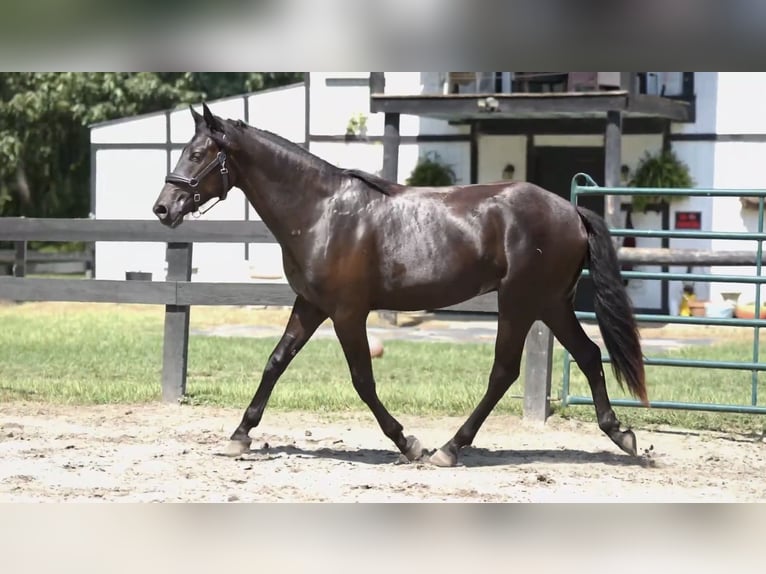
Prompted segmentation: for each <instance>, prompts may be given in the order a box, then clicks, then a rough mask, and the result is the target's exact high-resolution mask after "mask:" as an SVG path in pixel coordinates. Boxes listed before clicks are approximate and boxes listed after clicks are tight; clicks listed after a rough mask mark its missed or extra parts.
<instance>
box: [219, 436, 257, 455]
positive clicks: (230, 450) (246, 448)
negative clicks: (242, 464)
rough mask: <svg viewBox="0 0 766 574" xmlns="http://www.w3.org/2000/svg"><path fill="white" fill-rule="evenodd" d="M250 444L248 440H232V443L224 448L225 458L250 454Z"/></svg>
mask: <svg viewBox="0 0 766 574" xmlns="http://www.w3.org/2000/svg"><path fill="white" fill-rule="evenodd" d="M251 443H252V441H250V440H232V441H229V444H228V446H227V447H226V452H225V453H224V454H225V455H226V456H231V457H237V456H242V455H243V454H245V453H246V452H250V444H251Z"/></svg>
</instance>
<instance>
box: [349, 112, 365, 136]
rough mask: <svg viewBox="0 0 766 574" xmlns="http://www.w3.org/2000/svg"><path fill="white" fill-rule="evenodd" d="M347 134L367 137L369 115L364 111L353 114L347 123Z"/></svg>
mask: <svg viewBox="0 0 766 574" xmlns="http://www.w3.org/2000/svg"><path fill="white" fill-rule="evenodd" d="M346 136H347V137H350V136H357V137H361V138H364V137H367V116H366V115H365V114H363V113H361V112H360V113H357V114H354V115H353V116H351V118H349V120H348V124H347V125H346Z"/></svg>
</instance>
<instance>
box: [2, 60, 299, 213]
mask: <svg viewBox="0 0 766 574" xmlns="http://www.w3.org/2000/svg"><path fill="white" fill-rule="evenodd" d="M300 79H301V74H300V73H293V72H277V73H272V72H269V73H263V72H247V73H214V72H200V73H197V72H172V73H155V72H139V73H128V72H84V73H81V72H62V73H37V72H9V73H0V215H2V216H19V215H25V216H28V217H85V216H87V215H88V210H89V207H90V192H89V179H90V139H89V130H88V125H89V124H92V123H96V122H101V121H107V120H111V119H116V118H121V117H127V116H132V115H136V114H144V113H150V112H154V111H159V110H164V109H167V108H172V107H175V106H177V105H179V104H183V103H193V102H199V101H201V100H214V99H217V98H222V97H226V96H231V95H235V94H240V93H244V92H249V91H256V90H260V89H264V88H269V87H273V86H279V85H284V84H287V83H292V82H296V81H300Z"/></svg>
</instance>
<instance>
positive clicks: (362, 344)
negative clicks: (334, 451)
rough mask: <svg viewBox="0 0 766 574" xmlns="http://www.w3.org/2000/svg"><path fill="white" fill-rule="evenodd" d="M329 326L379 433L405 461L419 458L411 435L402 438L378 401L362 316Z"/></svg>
mask: <svg viewBox="0 0 766 574" xmlns="http://www.w3.org/2000/svg"><path fill="white" fill-rule="evenodd" d="M333 323H334V325H335V333H336V334H337V335H338V340H339V341H340V344H341V347H342V348H343V354H344V355H345V356H346V361H347V362H348V367H349V370H350V371H351V381H352V382H353V384H354V388H355V389H356V392H357V393H358V394H359V398H361V399H362V401H363V402H364V403H365V404H366V405H367V406H368V407H369V408H370V410H371V411H372V414H373V415H374V416H375V419H376V420H377V421H378V424H379V425H380V428H381V430H382V431H383V433H384V434H385V435H386V436H387V437H388V438H390V439H391V440H392V441H393V443H394V444H395V445H396V447H397V448H398V449H399V451H400V452H401V453H402V454H404V455H405V456H406V457H407V459H408V460H411V461H412V460H415V459H417V458H420V456H421V455H422V453H423V449H422V447H421V446H420V442H419V441H418V440H417V439H416V438H415V437H413V436H409V437H405V436H404V433H403V432H402V431H403V428H402V425H401V424H400V423H399V421H397V420H396V419H395V418H394V417H393V416H391V413H389V412H388V410H387V409H386V407H385V406H383V403H381V402H380V399H379V398H378V393H377V391H376V390H375V378H374V376H373V373H372V360H371V358H370V346H369V343H368V341H367V329H366V325H365V323H366V316H365V315H361V316H360V315H358V314H354V315H350V316H345V317H334V318H333Z"/></svg>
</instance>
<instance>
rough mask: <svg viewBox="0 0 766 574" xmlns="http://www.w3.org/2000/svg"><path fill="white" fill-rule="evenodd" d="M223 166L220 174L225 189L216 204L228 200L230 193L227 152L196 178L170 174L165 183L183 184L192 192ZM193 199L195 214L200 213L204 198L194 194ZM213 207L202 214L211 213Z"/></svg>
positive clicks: (222, 153)
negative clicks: (218, 167) (227, 196)
mask: <svg viewBox="0 0 766 574" xmlns="http://www.w3.org/2000/svg"><path fill="white" fill-rule="evenodd" d="M219 165H220V166H221V169H220V174H221V179H222V180H223V188H222V189H221V195H220V196H219V197H218V201H216V202H215V203H218V202H219V201H223V200H224V199H226V195H227V194H228V192H229V170H228V169H227V168H226V152H223V151H219V152H218V154H217V155H216V156H215V159H214V160H212V161H211V162H210V163H209V164H207V165H206V166H205V167H204V168H202V171H200V172H199V173H198V174H197V175H195V176H194V177H186V176H183V175H179V174H177V173H169V174H168V175H167V176H165V182H166V183H175V184H181V185H185V186H187V187H189V188H191V189H192V190H195V189H196V188H197V186H198V185H199V184H200V182H201V181H202V180H203V179H205V178H206V177H207V176H208V174H210V173H211V172H212V171H213V170H214V169H215V168H216V167H217V166H219ZM192 199H193V200H194V205H195V210H194V211H195V212H196V211H199V206H200V202H201V201H202V196H201V195H200V194H199V193H196V192H195V193H194V195H193V196H192ZM215 203H214V204H213V205H211V206H210V207H209V208H207V209H206V210H205V211H203V212H202V213H205V212H207V211H210V210H211V209H212V208H213V207H214V206H215Z"/></svg>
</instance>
